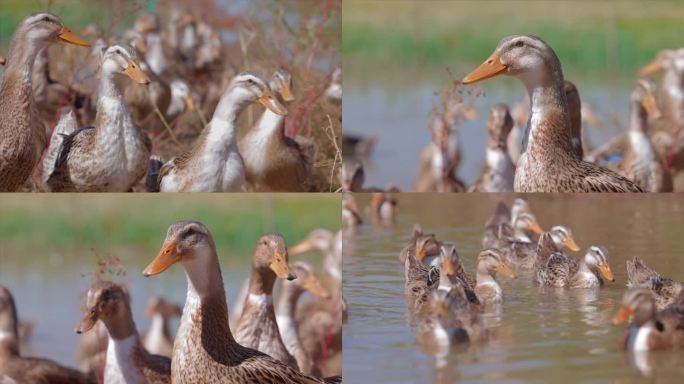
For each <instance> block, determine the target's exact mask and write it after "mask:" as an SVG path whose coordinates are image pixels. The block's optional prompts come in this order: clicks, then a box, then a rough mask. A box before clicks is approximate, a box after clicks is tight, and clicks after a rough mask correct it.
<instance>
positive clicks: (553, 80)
mask: <svg viewBox="0 0 684 384" xmlns="http://www.w3.org/2000/svg"><path fill="white" fill-rule="evenodd" d="M552 67H554V69H553V70H552V71H551V72H550V73H547V74H541V75H539V74H535V76H541V77H535V78H533V79H532V78H526V79H523V81H524V82H525V85H526V86H527V92H528V94H529V96H530V105H531V111H530V120H529V124H528V125H527V128H526V132H525V135H523V148H522V151H523V152H526V151H527V149H528V146H529V147H531V148H536V146H537V145H540V146H541V145H544V146H546V145H548V144H549V143H553V145H554V146H555V147H557V148H559V149H561V150H563V152H564V153H571V152H572V146H571V143H570V128H571V127H570V116H569V114H568V111H567V109H568V108H567V105H568V104H567V101H566V99H565V92H564V90H563V72H562V71H561V69H560V63H558V62H557V59H556V65H554V66H552ZM549 120H552V121H556V120H557V121H558V123H555V124H548V123H546V124H545V123H544V122H547V121H549ZM537 143H539V144H537ZM542 143H544V144H542Z"/></svg>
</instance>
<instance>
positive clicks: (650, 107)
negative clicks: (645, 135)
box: [642, 92, 661, 119]
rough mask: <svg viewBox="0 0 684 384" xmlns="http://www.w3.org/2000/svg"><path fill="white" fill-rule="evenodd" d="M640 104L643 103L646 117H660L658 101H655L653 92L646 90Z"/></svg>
mask: <svg viewBox="0 0 684 384" xmlns="http://www.w3.org/2000/svg"><path fill="white" fill-rule="evenodd" d="M642 104H643V105H644V109H646V113H647V114H648V117H650V118H652V119H657V118H658V117H660V114H661V113H660V108H658V103H657V102H656V99H655V96H654V95H653V93H651V92H647V93H646V95H645V96H644V101H643V102H642Z"/></svg>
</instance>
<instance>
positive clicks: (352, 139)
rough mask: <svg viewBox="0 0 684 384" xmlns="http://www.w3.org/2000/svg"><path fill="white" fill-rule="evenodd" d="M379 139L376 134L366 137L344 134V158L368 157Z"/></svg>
mask: <svg viewBox="0 0 684 384" xmlns="http://www.w3.org/2000/svg"><path fill="white" fill-rule="evenodd" d="M377 141H378V139H377V138H376V137H374V136H370V137H365V136H361V135H354V134H349V133H343V134H342V158H343V159H347V158H349V157H359V158H368V156H370V154H371V153H372V152H373V149H374V148H375V145H376V144H377Z"/></svg>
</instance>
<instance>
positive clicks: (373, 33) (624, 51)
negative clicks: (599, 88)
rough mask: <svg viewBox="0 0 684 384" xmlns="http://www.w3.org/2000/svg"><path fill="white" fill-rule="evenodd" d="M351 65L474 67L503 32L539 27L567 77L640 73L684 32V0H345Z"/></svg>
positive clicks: (532, 30) (347, 55)
mask: <svg viewBox="0 0 684 384" xmlns="http://www.w3.org/2000/svg"><path fill="white" fill-rule="evenodd" d="M343 12H344V18H343V31H344V33H343V36H342V52H343V57H344V63H345V66H347V64H350V65H352V64H354V65H355V64H358V65H364V66H373V67H382V68H384V69H389V70H396V69H397V68H405V69H410V68H412V67H417V66H420V67H421V68H423V69H429V68H431V67H432V68H435V69H443V68H444V67H445V66H449V67H451V68H452V69H454V70H455V71H456V72H459V71H468V70H469V69H471V68H470V67H471V66H473V65H477V64H479V63H481V62H482V61H484V60H485V59H486V58H487V57H488V56H489V55H490V54H491V53H492V51H493V50H494V48H495V47H496V45H497V43H498V42H499V40H500V39H501V38H502V37H504V36H508V35H512V34H532V35H537V36H540V37H542V38H543V39H544V40H545V41H546V42H547V43H549V45H551V46H552V47H553V48H554V50H555V51H556V53H557V54H558V56H559V57H560V59H561V62H562V63H563V69H564V71H565V72H566V73H567V74H568V77H570V76H572V77H577V76H578V75H579V74H580V73H585V72H588V71H591V73H592V74H593V75H596V76H599V75H600V76H604V75H616V74H625V73H629V74H632V73H634V72H635V71H636V70H637V69H638V68H639V67H640V66H641V65H643V64H645V63H647V62H648V61H649V60H651V59H652V57H653V56H654V55H655V54H656V53H657V52H658V51H659V50H661V49H662V48H664V47H678V46H681V45H682V40H683V36H684V35H683V33H682V28H683V25H684V24H683V22H684V1H676V0H671V1H404V0H395V1H360V0H345V1H344V4H343Z"/></svg>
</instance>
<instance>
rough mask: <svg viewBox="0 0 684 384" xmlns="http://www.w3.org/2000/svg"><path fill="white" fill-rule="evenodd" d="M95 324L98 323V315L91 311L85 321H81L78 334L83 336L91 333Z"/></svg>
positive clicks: (84, 318) (77, 330)
mask: <svg viewBox="0 0 684 384" xmlns="http://www.w3.org/2000/svg"><path fill="white" fill-rule="evenodd" d="M95 323H97V315H96V314H95V311H91V312H90V313H88V314H87V315H85V316H84V317H83V320H81V322H80V323H78V327H77V328H76V333H78V334H81V333H84V332H88V331H90V330H91V329H93V327H94V326H95Z"/></svg>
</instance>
